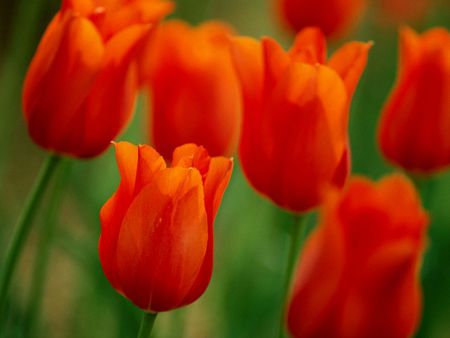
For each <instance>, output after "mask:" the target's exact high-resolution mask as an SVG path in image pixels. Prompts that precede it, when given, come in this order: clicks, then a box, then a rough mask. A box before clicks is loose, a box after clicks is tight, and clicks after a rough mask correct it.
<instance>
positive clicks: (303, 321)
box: [288, 175, 428, 338]
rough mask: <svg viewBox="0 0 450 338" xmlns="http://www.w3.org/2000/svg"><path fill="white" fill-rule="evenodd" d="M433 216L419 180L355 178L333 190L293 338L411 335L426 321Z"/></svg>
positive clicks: (309, 259)
mask: <svg viewBox="0 0 450 338" xmlns="http://www.w3.org/2000/svg"><path fill="white" fill-rule="evenodd" d="M427 224H428V218H427V215H426V213H425V211H424V210H423V209H422V207H421V205H420V200H419V197H418V195H417V193H416V192H415V190H414V188H413V186H412V184H411V183H410V182H409V181H408V180H407V179H406V178H405V177H403V176H400V175H392V176H389V177H387V178H385V179H383V180H381V181H379V182H378V183H372V182H370V181H369V180H367V179H363V178H354V179H352V180H351V181H350V183H349V184H348V186H347V187H346V189H345V191H344V192H342V193H341V194H339V193H338V192H337V191H335V190H334V191H330V192H328V194H327V197H326V199H325V203H324V206H323V210H322V212H321V224H320V225H319V226H318V228H317V229H316V230H315V231H314V232H313V233H312V234H311V235H310V237H309V238H308V239H307V242H306V244H305V248H304V250H303V252H302V254H301V257H300V262H299V265H298V267H297V271H296V276H295V280H294V285H293V292H292V295H291V299H290V302H289V306H288V328H289V331H290V332H291V334H292V336H293V337H302V338H309V337H311V338H312V337H327V338H348V337H364V338H379V337H389V338H407V337H410V336H411V335H412V334H413V332H414V331H415V329H416V328H417V325H418V323H419V318H420V312H421V290H420V285H419V268H420V262H421V259H422V254H423V251H424V246H425V236H426V228H427Z"/></svg>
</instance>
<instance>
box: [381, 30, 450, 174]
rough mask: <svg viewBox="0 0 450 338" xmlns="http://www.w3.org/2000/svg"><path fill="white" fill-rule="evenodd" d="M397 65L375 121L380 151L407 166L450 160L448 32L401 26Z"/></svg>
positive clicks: (426, 168)
mask: <svg viewBox="0 0 450 338" xmlns="http://www.w3.org/2000/svg"><path fill="white" fill-rule="evenodd" d="M400 38H401V42H400V65H399V73H398V78H397V84H396V85H395V87H394V89H393V91H392V93H391V96H390V98H389V99H388V101H387V103H386V105H385V107H384V110H383V113H382V116H381V121H380V126H379V135H378V136H379V137H378V141H379V145H380V148H381V150H382V152H383V154H384V155H385V156H386V157H387V158H388V159H389V160H390V161H392V162H394V163H395V164H397V165H399V166H401V167H403V168H404V169H406V170H410V171H417V172H424V173H431V172H433V171H436V170H439V169H442V168H444V167H446V166H448V165H450V35H449V33H448V31H447V30H446V29H444V28H434V29H431V30H429V31H428V32H426V33H424V34H423V35H421V36H419V35H417V34H416V33H415V32H414V31H412V30H411V29H409V28H404V29H403V30H402V31H401V36H400Z"/></svg>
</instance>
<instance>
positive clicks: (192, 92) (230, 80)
mask: <svg viewBox="0 0 450 338" xmlns="http://www.w3.org/2000/svg"><path fill="white" fill-rule="evenodd" d="M231 34H232V29H231V28H230V27H228V26H227V25H225V24H223V23H220V22H207V23H204V24H202V25H200V26H198V27H195V28H194V27H191V26H189V25H188V24H186V23H184V22H182V21H177V20H174V21H169V22H166V23H163V24H161V25H160V26H159V27H158V28H157V29H156V31H155V33H154V34H152V36H151V39H150V41H149V43H148V44H147V48H146V51H145V52H144V53H143V54H142V56H143V57H142V58H141V60H140V61H141V62H140V64H141V76H142V78H143V81H144V82H145V83H146V84H147V85H148V86H149V93H150V97H151V99H150V101H151V104H150V107H149V108H150V115H151V118H150V130H151V133H150V134H151V136H152V137H151V138H152V140H153V142H154V145H155V148H156V149H157V150H158V151H159V152H160V153H161V154H162V155H163V156H170V154H171V153H172V151H173V149H175V148H176V147H177V146H179V145H181V144H184V143H189V142H194V143H196V144H201V145H203V146H204V147H205V148H207V149H208V151H209V152H210V153H211V155H215V156H217V155H226V156H228V155H231V154H233V153H234V151H235V149H236V147H237V142H238V137H239V132H240V123H241V95H240V88H239V82H238V80H237V77H236V73H235V71H234V68H233V65H232V62H231V56H230V52H229V38H230V36H231Z"/></svg>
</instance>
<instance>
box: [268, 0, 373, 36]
mask: <svg viewBox="0 0 450 338" xmlns="http://www.w3.org/2000/svg"><path fill="white" fill-rule="evenodd" d="M274 1H275V3H276V6H277V7H278V10H279V13H280V16H281V17H282V20H283V21H284V22H285V23H286V25H287V26H289V27H290V28H291V29H292V30H293V31H294V32H298V31H300V30H302V29H303V28H306V27H309V26H316V27H318V28H320V29H321V30H322V31H323V32H324V33H325V35H326V36H328V37H338V36H340V35H342V34H343V33H346V31H347V30H349V29H350V28H351V27H352V26H353V25H354V24H355V23H356V22H357V21H358V20H359V18H360V17H361V16H362V14H363V11H364V9H365V7H366V0H274Z"/></svg>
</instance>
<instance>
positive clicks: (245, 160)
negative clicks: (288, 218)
mask: <svg viewBox="0 0 450 338" xmlns="http://www.w3.org/2000/svg"><path fill="white" fill-rule="evenodd" d="M369 48H370V43H360V42H350V43H348V44H346V45H344V46H343V47H342V48H341V49H339V50H338V51H337V52H336V53H335V54H334V55H333V56H332V57H331V58H330V59H329V60H328V61H327V60H326V43H325V38H324V36H323V34H322V33H321V32H320V31H319V30H318V29H315V28H308V29H305V30H303V31H301V32H300V33H299V34H298V35H297V38H296V41H295V42H294V45H293V47H292V48H291V49H290V51H289V52H285V51H284V50H283V49H282V48H281V47H280V46H279V45H278V44H277V43H276V42H275V41H273V40H272V39H270V38H264V39H263V40H262V42H261V43H260V42H258V41H256V40H253V39H251V38H245V37H243V38H236V39H235V40H234V42H233V48H232V50H233V58H234V63H235V67H236V69H237V72H238V76H239V78H240V81H241V85H242V90H243V97H244V100H243V101H244V108H243V110H244V121H243V130H242V136H241V141H240V146H239V155H240V160H241V163H242V168H243V171H244V173H245V175H246V177H247V178H248V180H249V181H250V183H251V184H252V185H253V187H254V188H255V189H256V190H257V191H259V192H260V193H262V194H263V195H265V196H267V197H269V198H270V199H271V200H272V201H274V202H275V203H276V204H277V205H279V206H280V207H282V208H285V209H288V210H291V211H294V212H303V211H306V210H308V209H310V208H313V207H315V206H317V205H318V204H319V203H320V191H321V189H322V186H323V185H324V184H325V185H327V184H333V185H335V186H338V187H341V186H342V185H343V184H344V183H345V181H346V178H347V175H348V172H349V167H350V160H349V155H350V153H349V144H348V136H347V127H348V111H349V109H348V108H349V105H350V103H351V97H352V95H353V92H354V90H355V88H356V85H357V83H358V80H359V78H360V76H361V73H362V72H363V70H364V68H365V65H366V62H367V55H368V50H369Z"/></svg>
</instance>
